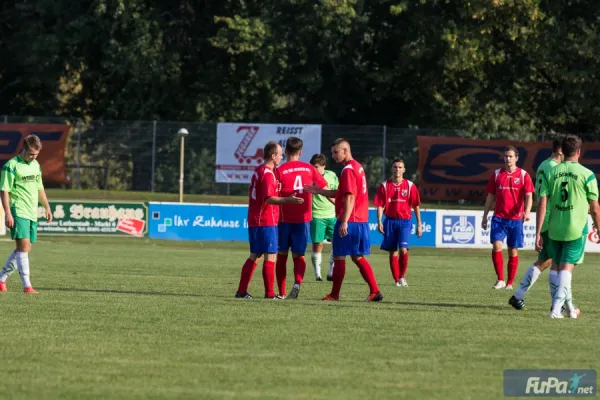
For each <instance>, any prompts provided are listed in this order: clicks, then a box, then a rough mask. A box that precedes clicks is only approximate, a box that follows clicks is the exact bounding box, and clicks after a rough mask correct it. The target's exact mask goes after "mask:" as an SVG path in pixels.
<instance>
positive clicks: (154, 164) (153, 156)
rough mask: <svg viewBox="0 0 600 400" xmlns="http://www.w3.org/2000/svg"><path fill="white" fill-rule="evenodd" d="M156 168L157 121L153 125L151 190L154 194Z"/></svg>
mask: <svg viewBox="0 0 600 400" xmlns="http://www.w3.org/2000/svg"><path fill="white" fill-rule="evenodd" d="M155 168H156V120H154V122H153V124H152V177H151V178H150V179H151V182H150V190H151V191H152V193H154V170H155Z"/></svg>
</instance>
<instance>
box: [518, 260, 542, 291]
mask: <svg viewBox="0 0 600 400" xmlns="http://www.w3.org/2000/svg"><path fill="white" fill-rule="evenodd" d="M541 273H542V271H540V270H539V268H538V267H536V266H535V264H531V265H530V266H529V268H528V269H527V271H526V272H525V276H523V279H521V283H520V284H519V289H518V290H517V292H516V293H515V297H516V298H517V299H519V300H523V297H525V293H526V292H527V291H528V290H529V289H530V288H531V287H532V286H533V284H534V283H535V281H537V279H538V278H539V277H540V274H541Z"/></svg>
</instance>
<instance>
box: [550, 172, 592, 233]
mask: <svg viewBox="0 0 600 400" xmlns="http://www.w3.org/2000/svg"><path fill="white" fill-rule="evenodd" d="M540 196H548V209H549V210H550V220H549V222H548V236H549V237H550V239H552V240H556V241H560V242H568V241H571V240H575V239H579V238H581V236H582V235H583V234H584V233H586V232H587V221H588V210H589V201H590V200H598V181H597V180H596V176H595V175H594V173H593V172H592V171H590V170H589V169H587V168H585V167H584V166H583V165H581V164H579V163H578V162H574V161H565V162H563V163H562V164H559V165H557V166H556V167H554V168H553V169H552V171H550V173H549V174H548V179H547V180H546V181H544V182H542V189H541V190H540Z"/></svg>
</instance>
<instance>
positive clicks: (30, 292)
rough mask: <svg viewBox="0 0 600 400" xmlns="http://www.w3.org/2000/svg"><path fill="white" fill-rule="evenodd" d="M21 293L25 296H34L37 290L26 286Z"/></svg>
mask: <svg viewBox="0 0 600 400" xmlns="http://www.w3.org/2000/svg"><path fill="white" fill-rule="evenodd" d="M23 293H25V294H36V293H37V290H35V289H34V288H32V287H31V286H27V287H26V288H25V289H23Z"/></svg>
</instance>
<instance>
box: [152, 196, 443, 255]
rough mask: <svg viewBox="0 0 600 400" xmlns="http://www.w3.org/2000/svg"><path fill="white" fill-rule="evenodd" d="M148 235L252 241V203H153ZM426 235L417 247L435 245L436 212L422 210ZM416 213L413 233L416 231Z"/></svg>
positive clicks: (374, 240) (374, 237) (374, 239)
mask: <svg viewBox="0 0 600 400" xmlns="http://www.w3.org/2000/svg"><path fill="white" fill-rule="evenodd" d="M148 213H149V218H148V221H149V227H148V235H149V237H150V238H151V239H167V240H206V241H209V240H211V241H239V242H247V241H248V220H247V216H248V206H245V205H232V204H186V203H154V202H150V203H149V211H148ZM421 218H422V220H423V221H422V222H423V236H422V237H421V238H420V239H417V237H416V235H415V236H412V237H411V243H410V244H411V246H413V247H434V246H435V227H436V217H435V211H421ZM415 223H416V220H415V218H414V216H413V229H412V231H413V234H414V233H415V232H416V228H415ZM369 229H370V231H371V244H372V245H374V246H379V245H380V244H381V240H382V237H383V236H382V235H381V234H380V233H379V232H378V231H377V211H376V210H375V209H370V210H369Z"/></svg>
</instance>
